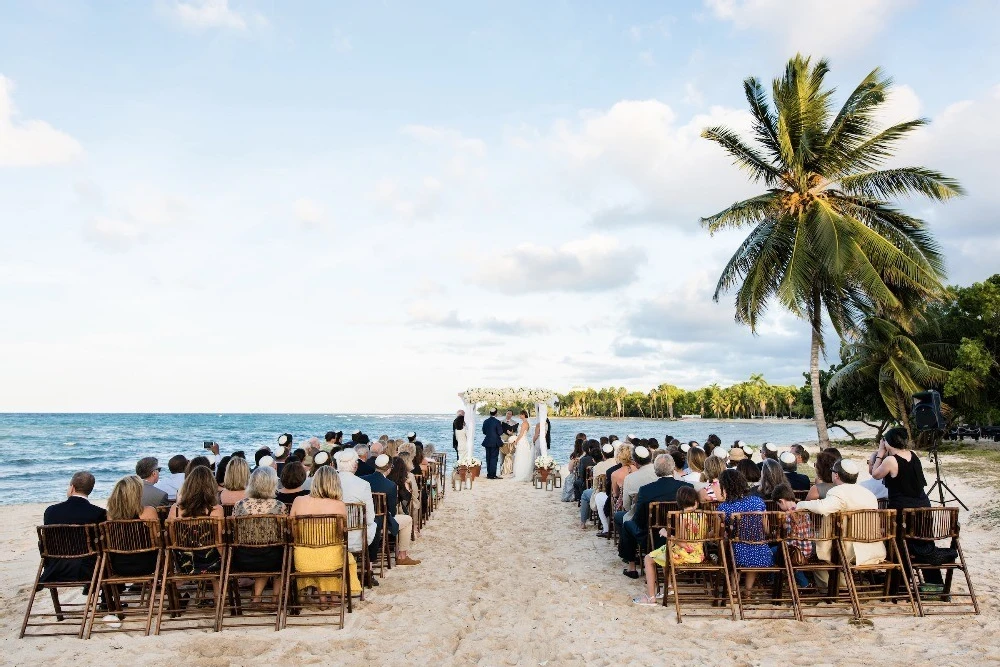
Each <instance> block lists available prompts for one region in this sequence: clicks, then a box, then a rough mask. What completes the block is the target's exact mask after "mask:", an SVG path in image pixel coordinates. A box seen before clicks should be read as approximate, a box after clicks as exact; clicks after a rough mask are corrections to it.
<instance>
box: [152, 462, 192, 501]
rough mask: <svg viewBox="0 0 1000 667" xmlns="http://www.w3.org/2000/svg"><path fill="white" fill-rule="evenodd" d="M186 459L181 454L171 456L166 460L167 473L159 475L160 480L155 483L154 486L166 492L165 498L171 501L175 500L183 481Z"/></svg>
mask: <svg viewBox="0 0 1000 667" xmlns="http://www.w3.org/2000/svg"><path fill="white" fill-rule="evenodd" d="M187 464H188V460H187V457H185V456H184V455H183V454H177V455H176V456H171V457H170V460H169V461H167V470H169V471H170V474H169V475H160V480H159V481H158V482H157V483H156V488H158V489H159V490H160V491H163V492H164V493H165V494H167V500H168V501H170V502H173V501H175V500H177V491H178V489H180V488H181V484H183V483H184V469H185V468H187Z"/></svg>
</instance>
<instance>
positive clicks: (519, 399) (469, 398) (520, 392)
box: [459, 387, 557, 405]
mask: <svg viewBox="0 0 1000 667" xmlns="http://www.w3.org/2000/svg"><path fill="white" fill-rule="evenodd" d="M459 396H460V397H461V398H462V400H464V401H466V402H468V403H489V404H491V405H512V404H514V403H548V402H549V401H551V400H552V399H554V398H556V396H557V394H556V392H554V391H552V390H551V389H541V388H537V387H536V388H532V387H516V388H515V387H499V388H495V387H473V388H471V389H466V390H465V391H464V392H462V393H461V394H459Z"/></svg>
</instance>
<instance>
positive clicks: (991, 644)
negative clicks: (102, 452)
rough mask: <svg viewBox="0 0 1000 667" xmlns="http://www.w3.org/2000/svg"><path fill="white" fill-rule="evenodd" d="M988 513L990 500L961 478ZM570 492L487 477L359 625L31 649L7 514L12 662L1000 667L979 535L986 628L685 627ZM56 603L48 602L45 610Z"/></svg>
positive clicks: (994, 563)
mask: <svg viewBox="0 0 1000 667" xmlns="http://www.w3.org/2000/svg"><path fill="white" fill-rule="evenodd" d="M949 482H950V483H952V486H953V488H954V489H955V490H956V492H958V493H959V494H960V495H961V496H962V498H963V499H964V500H965V501H966V502H967V503H970V506H972V507H973V509H974V510H975V509H976V508H977V507H982V504H983V503H985V502H986V501H987V497H988V494H987V493H986V492H984V491H983V490H981V489H974V488H971V487H970V486H968V485H966V484H963V483H962V482H961V481H960V480H958V479H951V480H949ZM558 498H559V493H558V491H541V490H534V489H532V488H531V487H530V486H529V485H526V484H518V483H515V482H512V481H507V480H503V481H487V480H480V481H478V482H477V483H476V486H475V489H474V490H473V491H464V492H452V491H449V493H448V495H447V497H446V499H445V503H444V505H443V506H442V507H441V508H440V509H439V510H438V512H437V513H436V514H435V515H434V517H433V518H432V520H431V523H430V524H429V525H428V527H427V529H426V531H425V534H424V536H423V537H422V539H420V540H419V541H418V542H417V543H416V545H415V547H414V550H413V553H414V554H415V555H416V557H418V558H422V559H423V564H422V565H420V566H417V567H412V568H399V569H394V570H393V571H392V572H390V573H389V575H388V577H387V578H385V579H383V580H382V585H381V586H380V587H379V588H377V589H376V590H375V591H373V592H371V597H370V598H369V599H368V600H366V602H364V603H359V604H357V605H356V607H355V613H354V614H352V615H349V616H348V620H347V627H346V629H344V630H341V631H338V630H336V629H329V630H327V629H289V630H283V631H281V632H279V633H275V632H274V631H272V630H269V629H264V628H254V629H226V630H224V631H223V632H222V633H220V634H215V633H212V632H208V631H204V632H198V631H195V632H170V633H165V634H163V635H161V636H160V637H149V638H145V637H141V636H138V635H135V636H127V635H124V634H111V635H95V636H94V638H92V639H90V640H88V641H82V640H77V639H75V638H37V639H30V638H29V639H24V640H18V639H16V635H17V631H18V629H19V626H20V621H21V615H22V614H23V612H24V605H25V592H26V589H27V588H28V586H29V584H30V581H31V580H32V578H33V576H34V572H35V568H36V567H37V551H36V547H35V539H34V529H33V526H34V525H35V524H36V523H37V522H38V521H39V520H40V518H41V513H42V509H43V506H42V505H22V506H16V507H6V508H4V514H5V516H6V517H8V520H6V521H4V522H3V525H2V527H0V536H2V543H0V547H2V550H0V553H2V554H3V555H2V556H0V559H2V561H0V579H2V585H0V619H2V620H0V622H2V626H3V627H2V637H3V656H2V659H0V662H2V663H5V664H39V663H42V662H46V663H50V664H66V663H70V662H79V663H80V664H101V665H145V664H156V665H160V666H163V665H181V664H198V665H239V664H274V663H279V664H298V663H302V664H366V663H374V664H389V663H393V664H414V665H424V664H481V665H497V664H508V665H515V664H520V665H543V664H553V665H554V664H571V665H584V664H587V665H611V664H615V665H619V664H636V665H654V664H670V663H673V662H681V661H686V662H688V664H692V665H703V664H738V665H750V664H786V665H813V664H858V665H860V664H905V665H949V664H956V665H973V664H987V663H994V664H996V663H997V662H1000V603H998V601H997V596H996V594H997V590H998V587H1000V550H998V549H997V545H998V540H997V534H996V533H995V532H992V531H987V530H984V529H983V528H981V527H979V526H978V525H976V523H975V522H969V521H965V524H966V525H965V526H964V529H963V534H964V540H963V545H964V547H965V551H966V555H967V558H968V560H969V561H970V562H971V564H972V566H973V574H974V577H973V583H974V584H975V585H976V587H977V592H978V593H979V596H980V604H981V605H982V609H983V614H982V615H981V616H978V617H976V616H959V617H934V618H893V619H875V628H874V629H855V628H853V627H851V626H849V625H848V622H847V618H837V619H832V620H822V621H817V620H810V621H807V622H805V623H797V622H795V621H746V622H740V621H737V622H732V621H729V620H701V619H689V620H685V622H684V623H683V624H682V625H677V624H676V623H675V621H674V615H673V610H672V608H667V609H665V608H662V607H635V606H633V605H632V603H631V597H632V596H633V595H635V594H638V593H639V592H641V591H642V590H643V589H642V584H641V581H632V580H630V579H626V578H625V577H623V576H622V575H621V574H620V571H621V567H622V566H621V563H620V561H619V560H618V558H617V555H616V554H615V552H614V548H613V545H612V544H611V543H610V542H608V541H606V540H601V539H598V538H595V537H594V535H593V531H591V530H587V531H582V530H580V529H579V527H578V523H577V519H578V514H577V508H576V504H575V503H561V502H559V500H558ZM41 604H42V605H43V606H46V607H47V606H48V599H47V598H44V599H42V600H41Z"/></svg>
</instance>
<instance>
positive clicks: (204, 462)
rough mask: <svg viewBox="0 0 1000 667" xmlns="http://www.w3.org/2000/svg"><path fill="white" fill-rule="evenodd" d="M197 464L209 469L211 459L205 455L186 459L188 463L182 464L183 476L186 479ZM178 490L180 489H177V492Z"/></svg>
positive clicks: (210, 468)
mask: <svg viewBox="0 0 1000 667" xmlns="http://www.w3.org/2000/svg"><path fill="white" fill-rule="evenodd" d="M198 466H202V467H203V468H208V469H209V470H212V461H211V460H209V458H208V457H207V456H196V457H194V458H193V459H191V460H190V461H188V464H187V465H186V466H184V478H185V479H187V476H188V475H190V474H191V471H192V470H194V469H195V468H197V467H198ZM179 492H180V490H178V493H179Z"/></svg>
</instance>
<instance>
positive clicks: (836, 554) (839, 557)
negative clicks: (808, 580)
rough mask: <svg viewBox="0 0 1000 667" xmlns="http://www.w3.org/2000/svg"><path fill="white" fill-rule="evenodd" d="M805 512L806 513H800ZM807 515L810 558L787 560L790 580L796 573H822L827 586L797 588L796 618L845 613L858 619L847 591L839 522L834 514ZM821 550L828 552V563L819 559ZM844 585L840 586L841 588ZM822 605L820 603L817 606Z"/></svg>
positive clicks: (851, 598)
mask: <svg viewBox="0 0 1000 667" xmlns="http://www.w3.org/2000/svg"><path fill="white" fill-rule="evenodd" d="M802 512H804V513H805V510H802ZM807 514H808V515H809V526H810V532H809V540H810V541H811V542H812V543H813V545H814V546H813V554H812V557H811V558H810V559H809V560H808V561H806V562H805V563H794V562H791V561H789V569H790V570H791V573H792V581H793V582H794V581H795V574H796V573H797V572H802V573H804V574H806V575H816V574H818V573H825V574H826V579H827V585H826V587H825V588H820V587H819V586H815V587H813V588H810V589H802V588H798V587H797V586H796V597H797V598H798V602H799V618H800V619H805V618H827V617H830V616H835V615H842V614H843V613H844V612H845V611H847V612H849V613H850V614H852V615H853V616H854V617H855V618H859V617H860V612H859V611H858V607H857V605H856V604H855V602H854V597H853V596H852V595H851V592H850V590H849V589H848V588H847V577H848V572H847V565H846V563H845V560H846V559H845V558H844V552H843V550H842V548H841V544H840V541H839V540H838V539H837V538H838V536H839V534H840V533H839V529H840V522H839V519H838V516H837V515H836V514H827V515H823V514H813V513H811V512H808V513H807ZM821 546H822V547H823V549H822V550H823V551H826V550H827V549H829V552H830V560H828V561H825V560H819V558H818V557H817V553H818V552H819V551H820V547H821ZM841 584H843V587H841ZM820 603H822V604H820Z"/></svg>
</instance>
